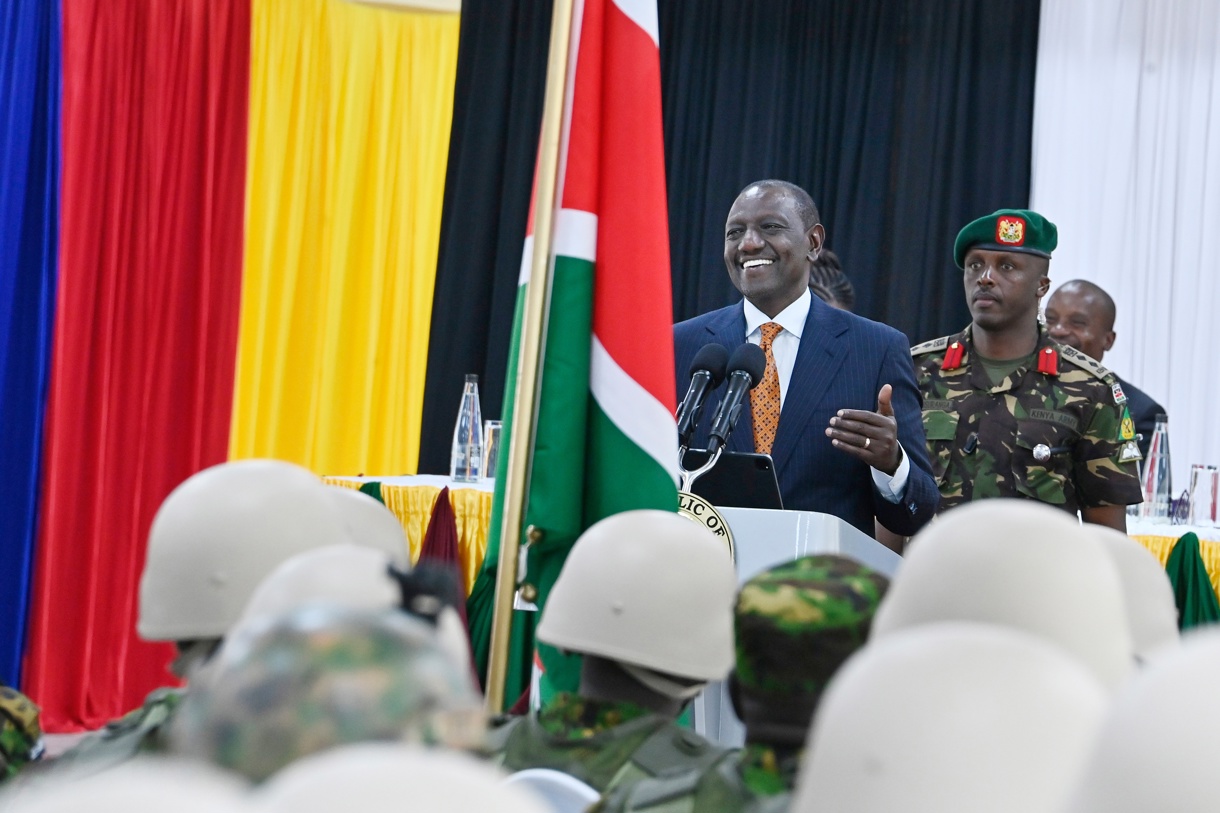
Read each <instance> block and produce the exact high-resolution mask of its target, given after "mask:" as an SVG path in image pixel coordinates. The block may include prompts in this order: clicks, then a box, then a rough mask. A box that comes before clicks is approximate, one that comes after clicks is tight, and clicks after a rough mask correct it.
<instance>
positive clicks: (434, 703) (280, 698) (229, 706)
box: [171, 606, 483, 780]
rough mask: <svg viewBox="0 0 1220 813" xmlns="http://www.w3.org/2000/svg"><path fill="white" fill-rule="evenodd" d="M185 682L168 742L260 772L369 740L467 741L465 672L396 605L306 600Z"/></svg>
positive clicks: (471, 734)
mask: <svg viewBox="0 0 1220 813" xmlns="http://www.w3.org/2000/svg"><path fill="white" fill-rule="evenodd" d="M199 682H200V683H202V684H203V685H201V686H200V685H196V682H192V687H191V691H190V692H189V693H188V695H187V698H186V700H184V701H183V703H182V706H181V707H180V709H179V713H178V715H177V718H176V719H175V722H174V728H173V731H172V734H171V737H172V744H173V747H174V748H175V750H178V751H181V752H184V753H188V754H192V755H194V756H198V757H203V758H205V759H208V760H210V761H212V762H214V763H216V764H218V765H220V766H221V767H224V768H229V769H231V770H235V771H237V772H239V773H241V774H244V775H245V776H247V777H248V778H250V779H254V780H262V779H265V778H267V777H268V776H270V775H271V774H273V773H275V772H276V771H278V770H279V769H280V768H282V767H283V766H285V765H287V764H288V763H290V762H292V761H294V760H296V759H297V758H299V757H302V756H305V755H306V754H311V753H314V752H317V751H321V750H323V749H326V748H330V747H331V746H335V745H341V744H344V743H354V742H363V741H371V740H386V741H408V742H425V743H440V744H446V745H472V744H474V743H473V742H471V740H472V739H473V740H477V738H478V737H480V736H481V735H482V733H483V729H482V713H481V711H480V707H479V704H478V700H477V697H476V695H475V693H474V690H473V688H472V685H471V682H470V679H469V676H467V675H465V674H463V673H462V672H461V671H460V670H459V669H458V668H457V667H456V666H455V665H454V663H453V661H452V660H451V659H450V658H449V657H448V656H446V654H445V653H444V652H443V651H442V649H441V648H440V646H439V644H438V642H437V639H436V634H435V632H434V630H433V629H432V628H431V627H429V626H428V625H426V624H425V623H423V622H421V621H416V620H414V619H411V618H407V617H406V616H404V615H403V614H402V613H400V612H397V611H393V610H386V611H371V610H356V609H348V608H337V607H321V606H313V607H306V608H302V609H300V610H298V611H296V612H295V613H293V614H291V615H288V616H283V617H279V618H275V619H266V620H265V622H264V623H262V624H257V625H251V626H250V627H248V628H246V629H244V630H243V631H242V633H241V634H240V635H238V636H237V637H235V638H234V639H233V640H231V641H229V642H226V644H225V646H224V648H223V649H222V650H221V653H220V655H219V656H218V659H217V663H216V664H215V667H214V668H213V669H211V670H209V672H208V673H207V675H206V680H203V681H199Z"/></svg>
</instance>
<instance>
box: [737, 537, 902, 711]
mask: <svg viewBox="0 0 1220 813" xmlns="http://www.w3.org/2000/svg"><path fill="white" fill-rule="evenodd" d="M888 586H889V579H887V578H886V577H885V576H883V575H881V574H880V573H877V572H876V571H874V570H872V569H871V568H868V567H865V566H864V565H862V564H860V563H859V562H855V561H853V560H851V559H847V558H845V557H843V556H832V555H817V556H804V557H801V558H800V559H795V560H793V561H790V562H784V563H783V564H779V565H776V566H775V567H772V568H770V569H769V570H765V571H763V572H762V573H759V574H758V575H756V576H754V577H752V578H751V579H750V580H749V581H747V582H746V583H745V585H744V586H743V587H742V588H741V592H739V593H738V594H737V607H736V610H735V612H734V622H735V633H736V634H735V636H734V637H735V639H736V642H737V665H736V667H735V670H734V675H735V678H734V679H735V682H736V684H737V687H738V690H739V691H740V692H741V693H742V694H743V695H745V696H746V697H748V698H750V699H752V700H756V701H759V702H763V703H766V704H767V705H769V706H770V705H777V704H778V705H781V706H783V707H785V708H786V709H788V711H789V713H790V714H791V715H792V716H793V717H794V718H795V717H796V716H797V713H798V711H799V712H800V713H801V714H806V713H808V714H812V711H813V705H814V704H816V703H817V700H818V698H819V697H820V696H821V694H822V690H823V689H824V688H825V686H826V684H827V683H828V682H829V681H830V678H831V677H833V676H834V673H835V672H836V671H838V669H839V667H840V666H842V665H843V662H844V661H846V660H847V658H848V657H849V656H850V655H851V654H852V653H853V652H855V651H856V650H857V649H859V648H860V647H862V646H864V643H865V641H867V640H868V632H869V628H870V626H871V625H872V620H873V613H874V612H876V609H877V605H878V604H879V603H880V602H881V597H882V596H883V595H885V591H886V588H887V587H888ZM805 722H806V723H807V718H806V720H805Z"/></svg>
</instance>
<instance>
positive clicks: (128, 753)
mask: <svg viewBox="0 0 1220 813" xmlns="http://www.w3.org/2000/svg"><path fill="white" fill-rule="evenodd" d="M185 694H186V690H185V689H171V688H166V689H157V690H156V691H154V692H153V693H152V694H150V695H149V696H148V698H147V699H146V700H145V701H144V705H143V706H141V707H140V708H138V709H136V710H134V711H131V712H128V713H127V714H125V715H124V716H122V717H120V718H119V719H117V720H112V721H110V722H109V723H107V724H106V727H105V728H103V729H101V730H100V731H96V732H94V733H92V734H90V735H88V736H86V737H85V738H84V739H82V740H81V741H80V742H79V743H77V744H76V746H75V747H73V748H72V749H71V750H69V751H67V752H66V753H65V754H63V755H62V756H60V757H59V758H58V759H56V760H55V763H54V764H55V766H57V767H61V766H67V765H73V764H86V763H95V764H97V765H105V766H109V765H117V764H119V763H121V762H126V761H127V760H129V759H131V758H133V757H135V756H136V754H139V753H145V752H152V753H162V752H164V751H166V750H167V749H168V743H167V742H166V740H165V737H166V733H167V731H168V728H169V723H170V721H171V720H172V719H173V716H174V714H175V712H176V711H177V710H178V707H179V705H180V704H181V701H182V698H183V697H184V696H185Z"/></svg>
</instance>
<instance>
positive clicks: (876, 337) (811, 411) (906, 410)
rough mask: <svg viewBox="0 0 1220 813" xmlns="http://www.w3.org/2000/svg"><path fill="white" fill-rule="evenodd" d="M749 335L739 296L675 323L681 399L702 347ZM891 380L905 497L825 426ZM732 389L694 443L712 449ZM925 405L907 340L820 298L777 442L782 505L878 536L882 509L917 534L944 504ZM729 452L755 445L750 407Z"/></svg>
mask: <svg viewBox="0 0 1220 813" xmlns="http://www.w3.org/2000/svg"><path fill="white" fill-rule="evenodd" d="M745 340H746V317H745V311H744V310H743V308H742V305H741V303H740V302H739V303H738V304H736V305H730V306H729V307H727V308H721V309H720V310H718V311H712V312H711V313H706V314H704V315H702V316H697V317H695V318H694V319H688V320H687V321H685V322H679V323H678V324H676V325H674V356H675V362H676V367H677V381H678V395H679V397H681V396H682V395H683V394H684V393H685V392H686V388H687V385H688V384H689V382H690V376H689V374H688V370H689V369H690V363H691V361H692V360H693V359H694V357H695V354H696V353H697V352H699V348H701V347H703V346H704V345H705V344H709V343H712V342H716V343H718V344H722V345H724V346H725V347H726V348H727V349H728V350H729V351H730V352H732V351H733V350H734V349H736V348H737V347H738V346H739V345H741V344H742V343H743V342H744V341H745ZM884 384H891V385H893V387H894V396H893V401H892V404H893V407H894V416H895V417H896V418H897V420H898V442H899V443H901V444H902V448H903V450H904V451H905V452H906V454H907V456H908V457H910V459H911V473H910V476H909V477H908V478H907V484H906V490H905V492H904V493H903V498H902V500H901V501H900V502H898V503H891V502H888V501H886V500H885V498H884V497H882V496H881V495H880V494H879V493H878V492H877V489H876V487H875V486H874V485H873V479H872V471H871V469H870V468H869V466H868V465H866V464H865V463H863V462H861V461H859V460H857V459H856V458H854V457H852V456H850V455H849V454H847V453H846V452H841V451H839V450H838V449H836V448H834V446H832V445H831V443H830V438H828V437H826V427H827V426H828V425H829V423H830V419H831V417H832V416H834V414H835V413H836V412H838V411H839V410H840V409H867V410H870V411H874V410H876V408H877V393H878V392H879V391H880V390H881V387H882V385H884ZM724 392H725V387H724V386H723V385H722V386H721V387H720V388H719V389H717V390H716V391H715V392H713V393H712V394H711V395H709V396H708V399H707V402H706V403H705V404H704V411H703V415H702V417H701V418H700V420H699V427H698V430H697V431H696V433H695V436H694V439H693V440H692V443H691V447H692V448H706V447H707V437H708V434H707V433H708V428H709V426H710V424H711V422H712V415H713V414H714V413H715V409H716V406H717V405H718V404H719V403H720V397H721V395H722V394H723V393H724ZM922 409H923V399H922V396H921V395H920V393H919V388H918V387H917V386H916V385H915V368H914V366H913V365H912V363H911V351H910V344H909V343H908V342H907V339H906V337H905V336H904V335H902V333H900V332H899V331H897V330H894V329H893V328H891V327H888V326H886V325H882V324H880V323H877V322H872V321H869V320H868V319H864V318H863V317H860V316H856V315H854V314H851V313H847V312H846V311H841V310H837V309H835V308H832V307H830V306H829V305H827V304H825V303H824V302H822V301H821V300H820V299H818V298H817V297H816V296H815V297H813V298H812V301H811V303H810V306H809V317H808V318H807V319H806V320H805V329H804V331H803V334H802V336H801V344H800V350H799V351H798V352H797V356H796V364H795V366H794V367H793V370H792V379H791V381H790V382H789V383H788V391H787V394H786V395H785V397H784V406H783V410H782V411H781V412H780V416H779V427H778V429H777V430H776V435H775V443H774V445H773V447H772V449H771V456H772V458H774V460H775V472H776V475H777V476H778V478H779V487H780V493H781V495H782V497H783V500H784V507H785V508H790V509H795V510H800V511H820V512H822V513H825V514H833V515H835V516H838V517H840V518H842V519H843V520H845V521H847V522H850V523H851V524H852V525H854V526H856V527H857V528H859V529H860V530H861V531H863V532H864V533H866V534H868V535H869V536H873V534H874V527H873V517H874V516H875V517H876V518H877V519H879V520H880V521H881V524H882V525H884V526H885V527H887V528H889V529H890V530H891V531H894V532H895V533H898V534H904V535H909V534H913V533H915V532H916V531H918V530H919V529H920V528H921V527H923V525H924V524H925V523H926V522H927V521H928V520H929V519H931V518H932V515H933V514H934V513H935V512H936V507H937V505H938V504H939V503H940V492H939V491H938V490H937V487H936V481H935V480H933V478H932V469H931V466H929V465H928V453H927V443H926V441H925V439H924V431H923V418H922ZM726 450H727V451H735V452H752V451H754V429H753V425H752V421H751V419H750V410H749V408H748V405H747V406H746V407H745V408H743V409H742V411H741V419H740V420H739V421H738V423H737V427H736V429H734V430H733V434H732V435H731V436H730V437H729V442H728V445H727V446H726Z"/></svg>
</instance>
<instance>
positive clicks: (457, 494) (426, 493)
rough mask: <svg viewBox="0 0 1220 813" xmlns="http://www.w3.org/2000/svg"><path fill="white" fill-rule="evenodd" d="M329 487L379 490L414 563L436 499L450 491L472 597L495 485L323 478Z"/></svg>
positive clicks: (422, 478)
mask: <svg viewBox="0 0 1220 813" xmlns="http://www.w3.org/2000/svg"><path fill="white" fill-rule="evenodd" d="M323 479H324V480H325V481H326V483H327V484H329V485H333V486H341V487H343V488H353V489H360V488H361V486H366V488H367V484H370V483H376V484H378V485H379V486H380V492H381V501H382V502H384V503H385V506H386V508H388V509H390V511H392V512H393V513H394V516H396V517H398V521H399V522H401V523H402V527H403V529H404V530H405V531H406V532H407V541H408V542H409V543H410V545H411V561H412V562H415V561H416V560H418V559H419V552H420V549H421V548H422V547H423V544H424V534H425V533H427V531H428V521H429V520H430V519H431V518H432V508H433V506H434V505H435V504H436V498H437V495H439V494H440V492H441V489H442V488H444V487H445V486H448V487H449V503H450V504H451V505H452V506H453V513H454V516H455V517H456V519H457V535H458V560H459V561H460V562H461V568H462V579H463V581H464V582H465V586H466V592H467V593H468V594H469V592H470V589H471V587H473V586H474V580H475V578H476V577H477V576H478V575H479V568H480V567H482V565H483V556H484V554H485V553H486V552H487V529H488V527H489V526H490V524H491V496H492V490H493V489H494V487H495V481H493V480H484V481H481V482H478V483H455V482H453V480H451V479H450V478H448V477H441V476H438V475H430V474H418V475H410V476H405V477H324V478H323Z"/></svg>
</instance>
